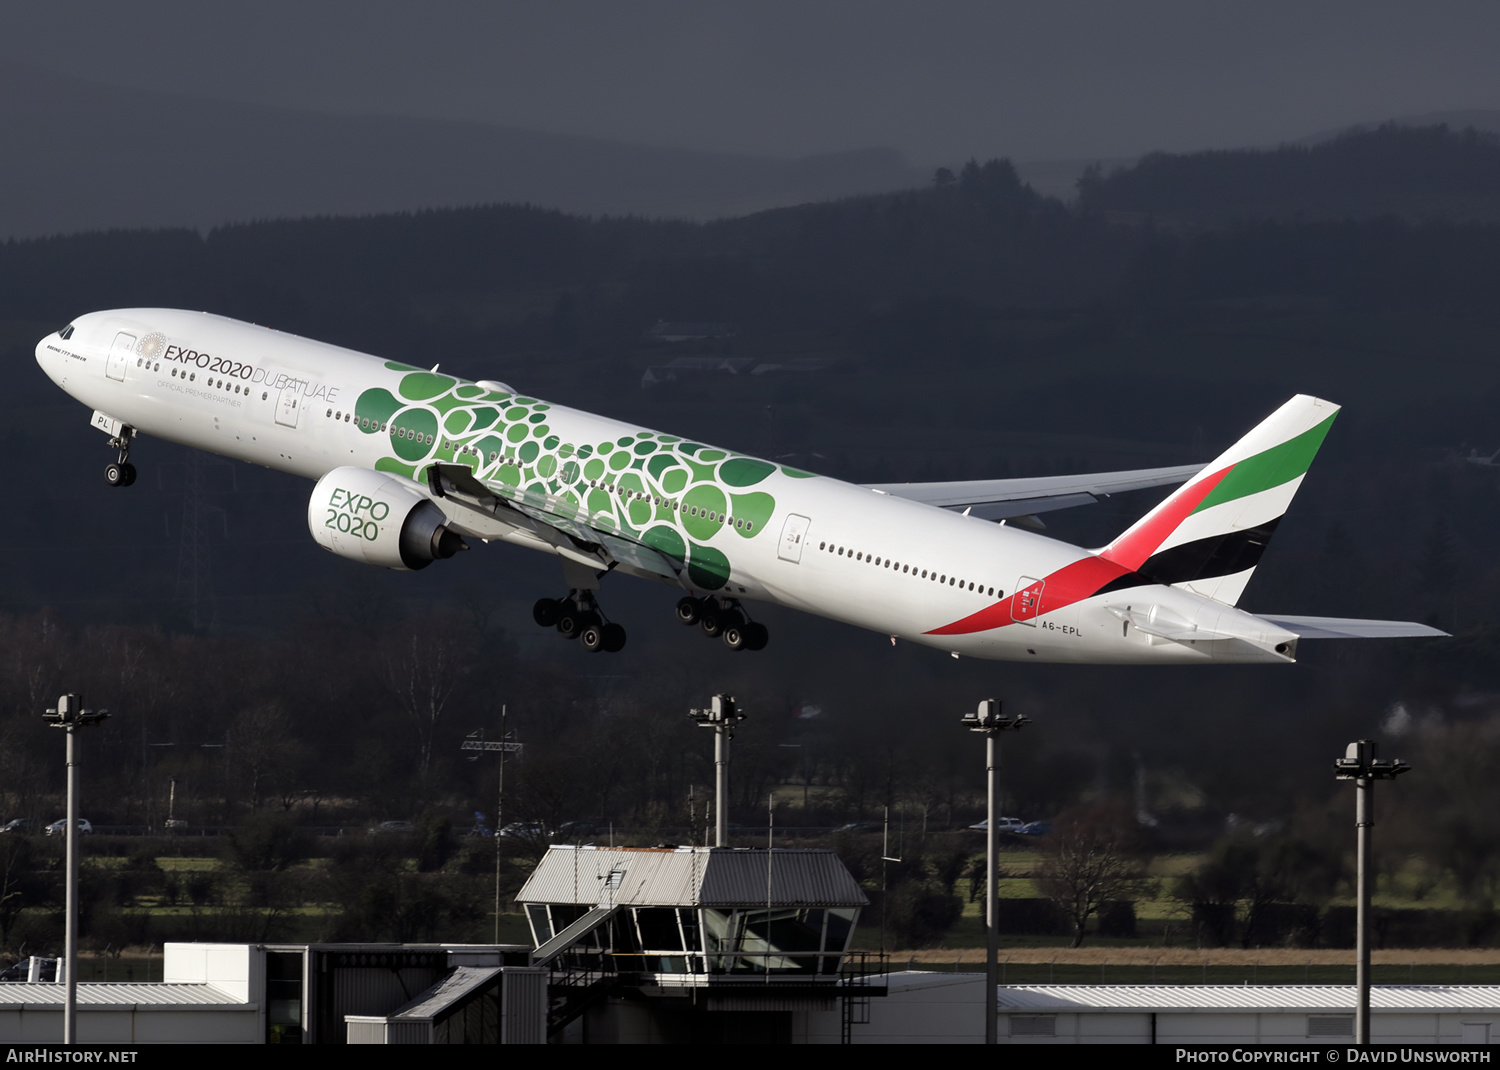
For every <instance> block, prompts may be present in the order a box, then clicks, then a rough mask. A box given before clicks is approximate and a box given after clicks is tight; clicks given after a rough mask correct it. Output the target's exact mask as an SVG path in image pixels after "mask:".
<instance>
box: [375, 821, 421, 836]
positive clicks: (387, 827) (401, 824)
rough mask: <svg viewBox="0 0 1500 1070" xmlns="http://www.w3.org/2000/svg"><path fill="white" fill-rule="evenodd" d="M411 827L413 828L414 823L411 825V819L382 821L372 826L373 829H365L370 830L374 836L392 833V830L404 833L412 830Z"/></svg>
mask: <svg viewBox="0 0 1500 1070" xmlns="http://www.w3.org/2000/svg"><path fill="white" fill-rule="evenodd" d="M411 829H412V825H411V822H410V821H382V822H381V823H380V824H378V825H376V826H375V827H374V828H372V829H366V830H365V831H367V832H369V833H370V834H371V835H372V836H378V835H381V834H382V833H392V832H394V833H404V832H410V831H411Z"/></svg>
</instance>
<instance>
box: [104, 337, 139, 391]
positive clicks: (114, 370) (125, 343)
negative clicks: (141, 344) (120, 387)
mask: <svg viewBox="0 0 1500 1070" xmlns="http://www.w3.org/2000/svg"><path fill="white" fill-rule="evenodd" d="M134 354H135V335H133V334H127V333H126V332H124V331H121V332H120V333H119V334H117V335H115V341H114V345H112V346H110V347H109V356H108V357H107V358H106V359H105V362H104V374H105V375H107V376H109V377H110V378H111V379H117V380H119V381H120V382H122V383H123V382H124V381H125V368H126V366H127V365H128V364H129V363H130V358H131V357H132V356H133V355H134Z"/></svg>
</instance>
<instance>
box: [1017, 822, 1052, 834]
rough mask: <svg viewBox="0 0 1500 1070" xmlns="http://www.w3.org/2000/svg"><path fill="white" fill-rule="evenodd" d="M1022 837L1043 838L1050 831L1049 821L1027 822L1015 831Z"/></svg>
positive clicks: (1050, 823)
mask: <svg viewBox="0 0 1500 1070" xmlns="http://www.w3.org/2000/svg"><path fill="white" fill-rule="evenodd" d="M1016 831H1017V832H1019V833H1020V834H1021V835H1022V836H1045V835H1047V833H1049V832H1051V831H1052V822H1050V821H1028V822H1026V824H1024V825H1022V826H1021V827H1020V828H1018V829H1017V830H1016Z"/></svg>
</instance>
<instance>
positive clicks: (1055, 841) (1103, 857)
mask: <svg viewBox="0 0 1500 1070" xmlns="http://www.w3.org/2000/svg"><path fill="white" fill-rule="evenodd" d="M1042 856H1043V862H1042V870H1041V879H1040V881H1039V882H1038V884H1039V886H1040V888H1041V891H1042V894H1043V895H1045V896H1046V897H1047V898H1048V899H1051V900H1052V901H1053V902H1054V903H1056V904H1057V907H1058V909H1060V910H1061V911H1062V912H1063V914H1064V915H1066V916H1067V918H1068V920H1069V921H1070V922H1071V923H1072V925H1073V945H1072V946H1074V947H1079V946H1081V945H1082V944H1083V937H1084V933H1085V931H1086V929H1087V926H1088V921H1089V918H1091V917H1093V916H1094V914H1096V913H1098V911H1099V909H1100V908H1101V907H1102V906H1103V905H1104V904H1105V903H1111V902H1116V901H1119V900H1125V899H1132V898H1134V897H1135V896H1137V895H1139V894H1140V893H1141V892H1142V891H1143V890H1144V887H1145V884H1146V879H1145V863H1146V860H1147V857H1148V850H1147V845H1146V841H1145V838H1144V836H1142V834H1141V830H1140V827H1139V826H1138V825H1137V824H1136V820H1135V816H1134V814H1132V813H1131V811H1130V808H1129V807H1127V806H1123V805H1119V804H1098V805H1093V806H1080V807H1075V808H1074V809H1072V810H1067V811H1065V812H1063V813H1062V814H1059V815H1058V817H1057V820H1056V821H1054V822H1053V823H1052V831H1050V832H1049V833H1047V836H1046V837H1045V838H1044V839H1043V840H1042Z"/></svg>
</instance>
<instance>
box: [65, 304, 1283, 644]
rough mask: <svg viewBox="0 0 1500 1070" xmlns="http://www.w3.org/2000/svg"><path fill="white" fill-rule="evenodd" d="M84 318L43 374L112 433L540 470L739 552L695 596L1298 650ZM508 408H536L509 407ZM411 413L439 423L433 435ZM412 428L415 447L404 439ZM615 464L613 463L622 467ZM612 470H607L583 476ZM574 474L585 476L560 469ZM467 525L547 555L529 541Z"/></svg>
mask: <svg viewBox="0 0 1500 1070" xmlns="http://www.w3.org/2000/svg"><path fill="white" fill-rule="evenodd" d="M72 328H73V330H72V333H71V336H70V337H68V338H66V339H64V338H62V337H61V335H60V334H52V335H49V336H48V337H46V338H44V339H42V341H41V342H40V343H38V345H37V349H36V355H37V362H38V363H39V364H40V365H41V367H42V368H43V369H44V370H45V371H46V373H47V374H48V375H49V376H50V377H51V378H52V379H53V380H54V381H55V382H56V383H57V384H58V385H59V386H60V387H62V388H63V389H64V390H65V391H67V392H68V393H69V394H70V395H72V396H73V397H74V398H76V399H77V400H79V401H80V402H82V403H83V404H84V405H87V406H89V407H90V408H92V409H94V410H95V411H96V416H95V423H96V425H98V426H101V427H102V426H106V425H107V424H109V422H110V418H112V419H113V420H114V421H119V422H120V423H123V424H125V425H128V426H129V427H131V428H134V429H136V430H139V431H141V432H143V433H146V434H149V435H153V436H156V437H158V438H163V439H167V440H170V441H173V442H178V443H182V444H183V445H187V446H192V447H194V448H197V449H202V450H208V451H211V452H213V453H217V454H221V455H223V456H226V457H233V458H237V459H239V460H243V461H249V462H252V463H255V464H260V465H264V466H266V467H269V468H275V469H279V470H281V471H286V472H292V473H295V474H297V475H301V476H306V477H308V478H310V479H318V478H320V477H322V476H324V475H325V474H326V473H329V472H331V471H333V470H335V469H339V468H345V467H353V468H376V467H377V466H379V467H380V468H381V470H382V471H387V472H394V473H396V474H398V475H401V476H403V477H404V478H407V479H410V480H411V481H412V485H413V487H414V488H415V489H417V490H419V491H421V492H422V493H425V486H424V484H423V483H422V476H423V472H424V470H425V469H424V466H425V465H426V464H428V463H431V462H435V461H443V462H445V463H451V462H453V461H454V460H455V459H458V460H459V461H460V462H461V463H469V464H470V465H471V467H473V468H474V469H475V474H476V475H477V476H479V477H480V478H481V479H484V480H507V481H509V480H519V481H521V482H523V483H524V482H525V481H527V480H534V481H535V483H534V486H536V487H537V488H538V490H537V493H538V494H543V495H545V496H547V500H548V501H549V502H551V503H553V504H554V505H560V507H566V508H568V509H572V510H573V513H571V514H570V515H572V516H574V517H575V518H576V519H578V520H580V521H582V522H586V523H590V524H593V525H594V526H595V527H597V528H598V529H600V530H606V531H609V530H613V531H618V532H620V533H622V534H625V535H629V536H631V537H637V536H639V535H640V533H641V532H642V531H644V530H646V529H647V528H654V529H655V530H656V532H657V533H658V534H661V533H663V532H665V534H666V536H667V537H668V539H669V540H670V538H673V537H675V536H673V534H672V533H673V532H681V533H682V539H683V541H684V542H685V543H687V544H689V545H690V546H691V547H692V549H691V551H690V552H691V553H693V554H701V555H703V557H704V559H711V560H715V561H723V562H727V567H726V568H721V577H720V578H719V579H714V580H713V581H711V583H708V584H705V583H701V582H699V580H700V579H701V577H702V576H703V573H701V572H699V573H693V571H692V570H689V569H684V570H683V571H682V578H681V580H680V583H681V586H682V587H683V588H684V589H686V590H688V591H689V592H691V593H694V594H700V595H701V594H717V595H722V596H725V597H731V598H740V599H750V600H760V601H765V602H772V603H775V604H778V605H782V606H788V607H791V608H793V609H798V610H802V611H804V612H808V613H813V614H817V615H820V616H823V617H828V618H831V619H834V620H839V621H843V622H846V623H849V624H853V625H856V626H858V627H861V628H867V629H870V630H872V631H875V632H879V633H882V634H886V635H890V636H893V637H897V638H902V639H906V640H909V641H912V642H917V643H922V644H925V645H928V646H932V647H936V648H938V649H941V650H947V651H950V652H953V653H955V654H960V655H965V656H972V657H979V658H992V659H1005V660H1017V661H1027V660H1035V661H1054V662H1091V663H1131V662H1179V663H1181V662H1199V663H1202V662H1208V661H1221V662H1222V661H1231V662H1246V661H1265V662H1284V661H1289V660H1291V658H1290V656H1289V654H1290V652H1291V650H1292V649H1294V643H1295V637H1294V636H1293V635H1292V634H1291V633H1289V632H1286V631H1285V630H1283V629H1281V628H1278V627H1277V626H1275V625H1273V624H1270V623H1269V622H1267V621H1264V620H1261V619H1260V618H1257V617H1255V616H1253V615H1251V614H1248V613H1245V612H1243V611H1240V610H1237V609H1235V608H1234V607H1232V606H1229V605H1225V604H1222V603H1219V602H1215V601H1213V600H1211V599H1208V598H1204V597H1202V596H1199V595H1196V594H1194V593H1192V592H1190V591H1185V590H1180V589H1177V588H1173V587H1164V586H1160V585H1156V584H1151V583H1149V582H1148V581H1146V580H1144V578H1136V579H1135V580H1131V579H1130V578H1129V577H1125V578H1124V580H1125V582H1115V583H1114V585H1113V587H1112V589H1111V591H1110V592H1109V593H1096V592H1097V591H1098V589H1099V588H1100V587H1103V586H1105V584H1106V583H1107V582H1110V581H1112V580H1113V581H1120V580H1121V575H1120V573H1122V572H1123V571H1124V570H1121V569H1119V568H1118V567H1117V566H1110V565H1109V564H1108V563H1107V562H1103V561H1102V560H1101V559H1099V558H1098V557H1096V556H1095V555H1093V554H1090V553H1089V552H1088V551H1086V550H1083V549H1080V548H1078V547H1075V546H1070V545H1068V544H1065V543H1062V542H1059V541H1057V540H1054V539H1048V538H1044V537H1042V536H1040V535H1036V534H1032V533H1030V532H1027V531H1023V530H1019V529H1017V528H1014V527H1007V526H1004V525H996V524H993V523H990V522H988V521H984V520H980V519H977V518H973V517H969V516H964V515H960V514H958V513H955V512H951V511H948V510H944V509H938V508H934V507H931V506H928V505H924V504H920V503H918V502H913V501H908V500H905V499H902V498H899V497H895V496H892V495H888V494H883V493H880V492H878V491H873V490H870V489H868V488H864V487H859V486H855V485H853V484H849V483H844V482H841V481H839V480H834V479H828V478H825V477H821V476H812V475H808V474H807V473H799V472H796V471H795V470H790V469H787V468H785V467H782V466H777V465H772V464H769V463H768V462H759V461H754V460H753V459H749V458H745V459H744V462H743V464H744V465H748V466H754V468H753V473H752V474H753V475H754V477H755V480H756V481H755V482H754V484H753V485H741V484H740V483H736V482H734V481H733V480H731V481H730V482H728V483H726V482H725V479H724V477H723V473H725V472H727V471H728V468H727V467H720V468H717V469H714V473H715V474H714V475H713V476H712V477H709V476H707V475H703V474H702V471H703V470H706V469H704V468H703V466H702V465H696V464H695V459H702V460H704V461H705V462H707V463H708V464H709V465H710V466H712V465H715V464H720V462H719V461H718V458H725V457H727V458H736V457H739V456H740V455H736V454H730V453H728V452H727V451H721V450H717V449H715V448H712V447H708V446H698V445H697V444H690V445H691V450H692V451H693V452H690V451H689V450H688V448H687V446H686V445H685V444H683V443H682V442H681V440H680V439H676V438H673V437H672V436H668V435H660V434H658V433H656V432H651V431H648V430H647V429H644V428H639V427H635V426H633V425H630V424H626V423H622V422H620V421H616V420H610V419H607V418H605V417H601V416H596V415H593V414H590V413H586V412H580V411H577V410H573V409H568V408H565V407H562V406H557V405H548V404H546V403H543V402H538V401H536V400H535V399H530V398H516V397H514V396H513V395H512V394H511V393H509V390H510V388H508V387H502V386H501V385H500V384H489V383H481V384H478V385H477V386H475V385H472V384H468V383H465V382H463V381H461V380H459V381H457V385H450V386H445V385H444V383H445V382H447V380H445V377H443V376H440V375H434V374H431V373H428V372H426V371H424V370H421V369H414V368H411V367H409V366H406V365H399V364H393V363H390V362H388V361H387V360H385V359H383V358H380V357H374V356H369V355H366V354H363V353H357V352H354V351H352V350H348V349H342V348H340V347H337V346H332V345H327V344H324V343H320V342H314V341H309V340H307V339H304V338H298V337H296V336H294V335H289V334H284V333H281V332H278V331H274V330H269V329H266V328H263V327H256V326H252V325H250V324H245V323H240V322H237V321H234V320H229V319H225V318H222V317H218V316H213V315H208V314H204V313H193V312H183V311H176V310H167V309H133V310H118V311H110V312H97V313H91V314H89V315H86V316H83V317H80V318H79V319H77V320H75V321H74V323H73V324H72ZM429 380H430V381H432V382H433V383H434V384H435V385H433V386H432V387H431V389H434V390H436V389H439V388H440V387H441V388H443V389H447V390H448V391H449V392H448V393H447V394H445V395H444V396H443V400H442V401H440V402H430V403H429V402H428V401H425V400H423V399H421V398H418V399H417V400H415V401H413V400H411V399H410V398H409V397H408V396H407V395H410V394H413V393H414V392H415V393H420V388H423V387H424V384H426V383H428V381H429ZM466 398H471V399H472V404H471V403H470V401H469V400H466ZM383 399H389V402H387V401H385V400H383ZM496 399H500V400H496ZM506 399H509V400H506ZM511 402H519V403H523V405H522V406H521V407H520V408H517V407H511V408H507V406H508V405H510V404H511ZM444 404H447V405H448V408H443V405H444ZM381 405H384V408H380V406H381ZM432 405H437V408H435V409H433V408H432V407H431V406H432ZM372 406H373V408H372ZM424 406H425V407H424ZM524 406H530V407H531V408H530V409H525V408H524ZM377 410H378V411H377ZM429 410H430V411H429ZM481 410H482V412H481ZM372 411H374V412H376V415H375V416H374V417H371V416H370V415H369V413H370V412H372ZM497 411H498V415H496V412H497ZM517 411H530V412H531V416H530V417H529V419H531V420H532V421H533V423H534V424H535V425H536V426H537V427H538V428H539V430H538V432H537V433H538V435H539V434H540V433H541V432H542V431H546V432H547V438H546V439H545V442H538V443H533V442H532V441H531V440H530V439H528V438H527V437H526V432H527V426H526V425H525V424H524V421H516V422H512V423H509V424H507V423H506V422H505V420H506V419H507V418H510V419H514V418H515V413H516V412H517ZM476 412H480V415H475V413H476ZM418 417H420V418H421V419H425V420H429V422H430V423H429V430H428V432H427V433H426V434H425V435H424V434H423V433H422V426H423V425H421V424H420V421H419V420H418V419H417V418H418ZM485 419H491V420H494V421H495V422H494V424H493V426H491V427H489V428H488V429H487V430H486V429H482V428H479V427H478V425H479V423H480V422H481V421H482V420H485ZM362 421H363V424H364V426H362V425H361V424H362ZM403 421H404V422H403ZM435 421H441V424H440V425H438V426H437V427H436V431H435V432H434V431H432V430H431V426H430V424H431V422H435ZM454 421H457V422H454ZM398 425H400V426H401V428H402V430H401V432H400V433H401V434H402V435H403V436H406V437H404V438H402V439H399V440H398V439H397V438H396V435H397V428H398ZM461 425H462V426H461ZM413 428H415V430H413ZM518 429H519V430H520V432H521V434H520V435H517V434H516V432H517V430H518ZM622 441H625V442H627V443H628V444H627V445H624V446H621V445H617V443H620V442H622ZM582 444H593V445H591V446H589V447H588V448H587V449H585V448H583V445H582ZM648 447H649V449H650V450H655V451H658V452H659V453H660V454H661V455H662V456H663V457H665V456H666V454H667V452H668V451H676V452H675V453H673V454H672V456H673V458H674V460H673V461H672V463H671V465H670V466H657V467H652V464H651V463H650V462H651V456H652V455H651V454H650V453H649V452H647V453H642V452H641V451H642V450H646V449H647V448H648ZM548 450H551V451H553V454H551V455H549V454H547V453H546V451H548ZM606 450H610V451H612V452H611V453H608V454H606V452H605V451H606ZM632 450H634V452H631V451H632ZM403 451H404V452H403ZM528 453H529V454H530V456H527V455H528ZM679 455H681V456H679ZM547 456H551V457H552V463H551V464H550V465H549V464H548V462H547V460H545V459H544V458H545V457H547ZM523 458H524V460H523ZM533 458H535V460H533ZM569 458H571V459H573V460H574V461H575V462H577V463H576V464H575V465H574V466H573V468H572V469H569V468H567V467H565V465H564V459H569ZM585 458H590V461H585ZM710 458H712V460H710ZM611 459H615V460H616V461H619V462H621V463H617V464H615V465H614V466H613V467H611V466H610V460H611ZM626 460H628V461H629V464H624V463H623V462H624V461H626ZM599 461H604V462H605V464H604V466H603V468H602V474H600V475H599V476H598V477H597V478H592V479H591V478H588V477H586V475H585V473H586V471H587V467H588V464H589V463H597V462H599ZM643 462H645V463H643ZM507 466H509V467H507ZM544 469H545V472H546V475H545V476H544V475H543V474H542V473H543V470H544ZM675 470H683V471H689V472H697V473H699V474H698V475H696V476H692V475H690V476H687V477H684V478H689V479H693V478H696V479H698V480H699V481H700V482H698V483H694V484H690V485H688V486H685V487H679V486H672V485H670V480H671V478H672V477H671V476H670V475H669V474H665V473H668V472H670V471H675ZM569 471H571V473H572V474H571V482H567V481H566V479H564V478H563V477H562V476H561V475H560V473H563V472H569ZM658 471H660V472H662V473H664V474H662V475H661V476H660V479H661V480H662V481H663V482H660V483H659V482H658V475H657V474H656V473H657V472H658ZM548 477H551V481H550V482H547V479H548ZM627 487H629V488H634V489H633V490H629V491H627V490H626V489H625V488H627ZM627 493H628V494H630V495H631V498H630V500H628V501H627V500H625V495H626V494H627ZM694 494H697V495H698V498H697V500H699V501H703V502H708V503H709V504H707V505H705V506H704V508H703V515H704V516H705V517H706V518H707V519H705V520H701V521H700V520H698V519H693V518H690V517H689V513H688V507H687V506H686V505H683V504H682V502H684V501H687V500H692V499H693V495H694ZM715 496H716V497H715ZM669 499H670V501H669ZM715 501H717V502H721V503H722V504H721V505H719V506H717V507H715V505H714V504H713V503H714V502H715ZM439 504H440V505H441V504H442V503H439ZM693 508H697V507H696V506H694V507H693ZM737 513H743V514H744V515H745V516H747V517H748V516H751V515H753V516H754V519H753V520H748V521H741V520H740V519H739V518H738V517H737V516H736V514H737ZM695 516H696V514H695ZM741 524H743V525H744V526H740V525H741ZM467 533H469V534H476V535H479V536H480V537H486V538H488V537H492V536H493V537H498V538H501V539H505V540H506V541H511V542H516V543H519V544H522V545H527V546H531V547H532V548H535V549H542V550H551V549H552V547H551V546H549V545H548V544H547V543H545V542H542V541H539V540H538V539H537V538H535V537H534V536H533V535H530V534H528V533H525V532H517V533H515V535H514V537H510V536H507V535H505V534H500V535H498V536H495V535H494V534H493V533H489V534H486V533H485V532H482V531H476V532H467ZM658 542H659V540H658ZM448 567H452V566H448ZM623 571H627V572H630V571H635V570H633V569H630V568H624V569H623ZM638 574H642V573H638ZM695 577H697V578H695ZM715 585H717V586H715ZM1018 592H1019V594H1018ZM1147 619H1152V620H1159V621H1167V622H1171V623H1172V626H1173V627H1175V628H1177V629H1178V632H1177V634H1178V635H1179V636H1186V635H1188V633H1189V632H1191V631H1192V630H1193V629H1199V630H1201V632H1202V634H1205V635H1212V636H1214V639H1212V640H1208V641H1194V640H1193V639H1191V638H1182V637H1178V638H1166V637H1163V635H1161V634H1160V632H1161V631H1162V629H1161V628H1158V629H1157V634H1148V633H1147V632H1146V631H1143V630H1142V629H1141V628H1140V627H1135V626H1132V621H1135V622H1137V623H1142V622H1144V621H1146V620H1147ZM1226 637H1233V638H1226ZM1278 647H1280V649H1279V650H1278V649H1277V648H1278Z"/></svg>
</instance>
